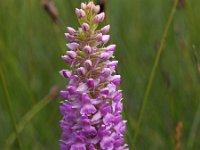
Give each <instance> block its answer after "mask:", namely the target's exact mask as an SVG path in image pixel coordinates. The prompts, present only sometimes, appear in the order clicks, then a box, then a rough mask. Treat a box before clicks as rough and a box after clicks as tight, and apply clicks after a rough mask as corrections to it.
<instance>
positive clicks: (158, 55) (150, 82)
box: [133, 0, 179, 144]
mask: <svg viewBox="0 0 200 150" xmlns="http://www.w3.org/2000/svg"><path fill="white" fill-rule="evenodd" d="M178 1H179V0H175V1H174V4H173V7H172V10H171V13H170V16H169V18H168V20H167V24H166V26H165V29H164V33H163V35H162V39H161V43H160V46H159V49H158V51H157V54H156V58H155V61H154V65H153V68H152V70H151V74H150V77H149V80H148V84H147V88H146V90H145V94H144V98H143V103H142V107H141V109H140V113H139V119H138V121H137V125H136V131H135V136H134V139H133V142H134V144H135V143H136V140H137V137H138V134H139V131H140V127H141V124H142V119H143V116H144V110H145V107H146V104H147V100H148V98H149V94H150V91H151V87H152V83H153V81H154V78H155V73H156V69H157V67H158V64H159V61H160V57H161V54H162V52H163V47H164V44H165V41H166V38H167V35H168V32H169V27H170V26H171V24H172V20H173V18H174V15H175V12H176V7H177V4H178Z"/></svg>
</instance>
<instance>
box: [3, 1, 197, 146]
mask: <svg viewBox="0 0 200 150" xmlns="http://www.w3.org/2000/svg"><path fill="white" fill-rule="evenodd" d="M53 2H54V4H53V5H51V8H50V9H49V6H48V4H46V5H45V4H44V1H42V0H0V149H2V150H15V149H16V150H58V149H59V139H60V132H61V131H60V128H59V120H60V119H61V115H60V112H59V104H60V101H61V98H60V97H59V89H62V88H65V85H66V84H67V81H65V80H64V79H63V78H62V77H61V76H60V75H59V73H58V72H59V70H61V69H63V68H68V67H69V66H66V64H65V63H64V62H63V60H62V59H61V55H63V54H64V53H65V51H66V50H67V48H66V46H65V44H66V43H67V41H66V39H65V36H64V33H65V32H66V27H67V26H72V27H75V28H77V27H78V26H79V24H78V21H77V18H76V16H75V13H74V9H75V8H76V7H79V6H80V3H81V2H82V1H81V0H53ZM95 2H96V3H98V2H99V0H96V1H95ZM104 2H105V5H104V6H105V7H104V8H105V11H106V13H107V17H106V23H105V24H110V25H111V31H110V34H111V42H112V43H116V44H117V49H116V52H115V55H116V59H118V60H119V66H118V70H117V72H118V73H119V74H121V76H122V85H121V89H122V90H123V94H124V100H123V102H124V114H123V115H124V117H125V118H126V119H127V120H128V122H127V132H126V141H127V143H128V144H129V146H130V150H173V149H175V150H199V149H200V13H199V11H200V1H199V0H107V1H106V0H105V1H104ZM54 7H55V8H54ZM54 9H55V10H54ZM56 10H57V11H56ZM179 146H180V147H179Z"/></svg>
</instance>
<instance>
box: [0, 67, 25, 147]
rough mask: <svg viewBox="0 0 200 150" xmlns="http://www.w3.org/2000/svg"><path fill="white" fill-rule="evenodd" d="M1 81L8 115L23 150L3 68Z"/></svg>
mask: <svg viewBox="0 0 200 150" xmlns="http://www.w3.org/2000/svg"><path fill="white" fill-rule="evenodd" d="M0 79H1V82H2V87H3V91H4V93H5V100H6V105H7V109H8V113H9V115H10V119H11V122H12V125H13V127H14V130H15V135H16V137H17V143H18V146H19V149H20V150H22V145H21V141H20V138H19V133H18V130H17V126H16V121H15V117H14V114H13V112H12V107H11V100H10V95H9V92H8V90H7V83H6V79H5V77H4V73H3V70H2V68H0Z"/></svg>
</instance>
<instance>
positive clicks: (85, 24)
mask: <svg viewBox="0 0 200 150" xmlns="http://www.w3.org/2000/svg"><path fill="white" fill-rule="evenodd" d="M82 29H83V31H88V30H90V26H89V24H87V23H83V24H82Z"/></svg>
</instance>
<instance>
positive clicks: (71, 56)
mask: <svg viewBox="0 0 200 150" xmlns="http://www.w3.org/2000/svg"><path fill="white" fill-rule="evenodd" d="M67 55H68V56H69V57H70V58H71V59H74V58H76V56H77V54H76V52H74V51H67Z"/></svg>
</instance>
